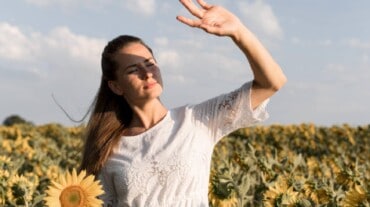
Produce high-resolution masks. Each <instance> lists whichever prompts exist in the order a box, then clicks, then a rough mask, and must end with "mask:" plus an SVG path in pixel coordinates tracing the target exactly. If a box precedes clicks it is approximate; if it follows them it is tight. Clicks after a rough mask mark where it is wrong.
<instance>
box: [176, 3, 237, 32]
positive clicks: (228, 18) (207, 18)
mask: <svg viewBox="0 0 370 207" xmlns="http://www.w3.org/2000/svg"><path fill="white" fill-rule="evenodd" d="M180 2H181V3H182V4H183V5H184V6H185V8H186V9H187V10H188V11H189V12H190V13H191V14H192V15H193V16H195V17H197V19H189V18H186V17H184V16H177V19H178V20H179V21H180V22H182V23H184V24H186V25H189V26H191V27H198V28H201V29H203V30H205V31H206V32H208V33H210V34H215V35H218V36H230V37H232V38H236V36H237V35H238V31H240V28H241V27H244V26H243V24H242V23H241V22H240V20H239V18H238V17H236V16H235V15H234V14H232V13H231V12H229V11H228V10H226V9H224V8H223V7H220V6H215V5H210V4H207V3H206V2H205V1H204V0H197V2H198V4H199V5H200V8H199V7H197V6H196V5H195V4H194V3H193V1H192V0H180Z"/></svg>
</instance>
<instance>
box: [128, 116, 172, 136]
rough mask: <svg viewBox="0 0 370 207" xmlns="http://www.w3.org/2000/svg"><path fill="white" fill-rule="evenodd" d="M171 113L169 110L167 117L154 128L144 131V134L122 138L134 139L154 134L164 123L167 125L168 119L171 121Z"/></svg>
mask: <svg viewBox="0 0 370 207" xmlns="http://www.w3.org/2000/svg"><path fill="white" fill-rule="evenodd" d="M170 113H171V110H168V111H167V113H166V115H165V116H164V117H163V118H162V119H161V120H160V121H159V122H158V123H156V124H155V125H154V126H153V127H151V128H149V129H147V130H145V131H143V132H142V133H140V134H137V135H132V136H130V135H122V136H121V138H125V139H127V138H128V139H134V138H139V137H144V136H145V135H147V134H149V133H152V132H153V131H155V130H156V129H157V128H159V127H160V126H161V125H163V123H165V122H166V120H167V119H169V117H170Z"/></svg>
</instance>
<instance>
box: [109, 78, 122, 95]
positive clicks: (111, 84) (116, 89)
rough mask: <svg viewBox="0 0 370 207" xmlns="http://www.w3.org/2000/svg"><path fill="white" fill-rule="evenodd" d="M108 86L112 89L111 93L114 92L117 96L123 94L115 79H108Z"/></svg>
mask: <svg viewBox="0 0 370 207" xmlns="http://www.w3.org/2000/svg"><path fill="white" fill-rule="evenodd" d="M108 87H109V88H110V90H112V92H113V93H115V94H116V95H119V96H122V95H123V91H122V90H121V88H120V87H119V85H118V84H117V82H116V81H113V80H109V81H108Z"/></svg>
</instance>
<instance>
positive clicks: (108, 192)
mask: <svg viewBox="0 0 370 207" xmlns="http://www.w3.org/2000/svg"><path fill="white" fill-rule="evenodd" d="M98 178H99V180H100V183H101V184H102V186H103V190H104V194H103V195H101V196H99V199H101V200H102V201H103V207H113V206H114V202H115V200H116V199H115V197H116V196H115V190H114V184H113V180H112V177H110V176H108V175H107V172H106V169H105V168H103V169H102V170H101V172H100V174H99V176H98Z"/></svg>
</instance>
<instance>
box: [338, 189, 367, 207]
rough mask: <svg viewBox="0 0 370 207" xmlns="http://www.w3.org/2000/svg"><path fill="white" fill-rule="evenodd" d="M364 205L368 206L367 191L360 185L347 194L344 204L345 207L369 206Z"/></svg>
mask: <svg viewBox="0 0 370 207" xmlns="http://www.w3.org/2000/svg"><path fill="white" fill-rule="evenodd" d="M364 204H368V202H367V198H366V191H365V189H364V188H363V187H361V186H359V185H355V186H354V187H352V188H351V189H350V190H349V191H348V192H346V197H345V198H344V200H343V203H342V205H343V206H344V207H347V206H348V207H350V206H367V205H364Z"/></svg>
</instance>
